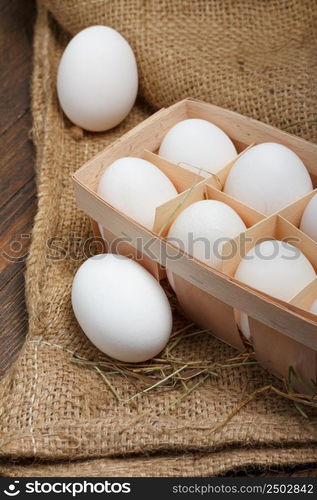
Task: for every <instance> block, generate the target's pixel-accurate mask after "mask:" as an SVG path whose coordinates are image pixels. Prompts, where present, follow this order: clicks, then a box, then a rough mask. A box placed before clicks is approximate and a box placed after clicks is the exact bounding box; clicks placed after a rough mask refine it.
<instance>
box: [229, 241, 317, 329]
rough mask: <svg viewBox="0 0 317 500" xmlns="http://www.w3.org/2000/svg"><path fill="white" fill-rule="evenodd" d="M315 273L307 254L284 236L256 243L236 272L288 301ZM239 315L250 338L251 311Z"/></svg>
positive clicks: (238, 278)
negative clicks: (285, 239) (283, 237)
mask: <svg viewBox="0 0 317 500" xmlns="http://www.w3.org/2000/svg"><path fill="white" fill-rule="evenodd" d="M315 277H316V273H315V270H314V268H313V266H312V264H311V263H310V262H309V260H308V259H307V257H305V255H304V254H303V253H302V252H301V251H300V250H299V249H298V248H296V247H294V246H293V245H291V244H289V243H286V242H283V241H280V240H268V241H264V242H262V243H259V244H258V245H255V246H254V247H253V248H252V249H251V250H250V251H249V252H247V253H246V255H245V256H244V257H243V258H242V260H241V262H240V264H239V265H238V267H237V270H236V272H235V278H236V279H237V280H239V281H242V282H243V283H245V284H247V285H249V286H251V287H253V288H255V289H257V290H260V291H262V292H264V293H267V294H269V295H271V296H272V297H275V298H277V299H280V300H284V301H286V302H288V301H290V300H291V299H292V298H293V297H294V296H295V295H296V294H297V293H298V292H300V291H301V290H302V289H303V288H304V287H305V286H306V285H308V283H310V282H311V281H312V280H313V279H314V278H315ZM236 317H237V319H238V325H239V327H240V330H241V331H242V333H243V334H244V335H245V337H247V338H249V337H250V328H249V322H248V319H247V318H248V317H247V315H246V314H245V313H244V312H237V313H236Z"/></svg>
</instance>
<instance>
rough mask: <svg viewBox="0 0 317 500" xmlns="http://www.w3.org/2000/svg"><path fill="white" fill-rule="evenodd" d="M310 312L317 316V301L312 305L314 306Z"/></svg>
mask: <svg viewBox="0 0 317 500" xmlns="http://www.w3.org/2000/svg"><path fill="white" fill-rule="evenodd" d="M310 312H312V313H314V314H317V299H316V300H315V301H314V302H313V303H312V306H311V308H310Z"/></svg>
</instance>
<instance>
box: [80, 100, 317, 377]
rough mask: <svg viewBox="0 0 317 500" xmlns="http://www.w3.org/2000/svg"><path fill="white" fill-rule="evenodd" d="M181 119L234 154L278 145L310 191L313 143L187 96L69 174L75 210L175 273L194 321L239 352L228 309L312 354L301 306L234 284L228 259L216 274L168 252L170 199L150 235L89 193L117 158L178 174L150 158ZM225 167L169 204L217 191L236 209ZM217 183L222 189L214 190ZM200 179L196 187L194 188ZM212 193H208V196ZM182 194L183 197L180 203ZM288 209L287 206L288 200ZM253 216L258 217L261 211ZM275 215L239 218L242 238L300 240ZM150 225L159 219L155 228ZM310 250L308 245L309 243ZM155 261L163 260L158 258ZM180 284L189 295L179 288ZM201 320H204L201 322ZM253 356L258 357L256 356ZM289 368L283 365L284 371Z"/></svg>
mask: <svg viewBox="0 0 317 500" xmlns="http://www.w3.org/2000/svg"><path fill="white" fill-rule="evenodd" d="M186 118H201V119H205V120H208V121H210V122H211V123H213V124H215V125H217V126H218V127H219V128H221V129H222V130H223V131H224V132H225V133H226V134H227V135H228V136H229V137H230V138H231V140H232V141H233V143H234V144H235V146H236V148H237V151H238V153H239V154H243V153H244V152H245V151H246V149H247V148H248V147H250V146H251V145H252V144H258V143H262V142H278V143H281V144H284V145H285V146H287V147H289V148H290V149H291V150H293V151H294V152H295V153H296V154H297V155H298V156H299V157H300V158H301V159H302V161H303V162H304V164H305V165H306V167H307V169H308V171H309V173H310V176H311V178H312V181H313V184H314V186H315V187H316V178H317V177H316V175H317V166H316V160H315V159H316V156H317V146H316V145H314V144H312V143H309V142H307V141H305V140H303V139H300V138H298V137H295V136H292V135H290V134H288V133H286V132H282V131H280V130H278V129H276V128H274V127H271V126H269V125H266V124H264V123H260V122H258V121H256V120H253V119H250V118H247V117H244V116H242V115H239V114H238V113H235V112H232V111H229V110H226V109H223V108H219V107H217V106H214V105H211V104H207V103H203V102H201V101H197V100H194V99H186V100H184V101H181V102H179V103H177V104H175V105H173V106H171V107H169V108H167V109H162V110H160V111H158V112H157V113H155V114H154V115H152V116H151V117H150V118H148V119H147V120H145V121H144V122H143V123H140V124H139V125H138V126H137V127H135V128H134V129H133V130H131V131H130V132H128V133H127V134H125V135H124V136H123V137H121V138H120V139H118V140H117V141H115V142H114V143H113V144H111V145H110V146H108V147H107V148H106V149H105V150H103V151H101V152H100V153H99V154H98V155H96V156H95V157H94V158H92V159H91V160H90V161H88V162H87V163H86V164H85V165H83V166H82V167H81V168H80V169H79V170H78V171H77V172H75V174H74V175H73V183H74V190H75V196H76V200H77V204H78V206H79V207H80V208H81V209H82V210H84V211H85V213H86V214H87V215H88V216H89V217H90V218H91V219H92V221H94V222H93V226H94V232H95V234H98V229H96V228H97V224H96V221H97V222H98V223H99V224H101V225H102V226H103V227H105V228H106V230H107V231H109V232H110V233H112V234H113V235H116V236H119V237H120V236H123V238H126V241H127V242H128V244H129V245H130V246H131V248H133V249H134V250H137V249H140V250H141V252H142V255H143V256H146V257H147V258H148V259H149V261H150V262H151V263H154V265H155V266H159V265H166V266H167V268H168V269H169V270H170V271H171V272H173V273H174V275H175V280H176V286H177V287H179V289H181V290H182V291H183V292H182V293H183V295H184V297H185V299H186V300H187V301H188V297H190V296H191V297H193V295H195V294H196V295H197V294H198V293H200V292H203V296H202V298H201V304H202V308H201V312H200V317H199V318H198V320H197V321H199V322H200V323H201V324H202V323H204V321H211V320H213V324H212V325H213V326H211V329H212V331H213V332H214V334H215V335H216V336H218V337H219V338H222V339H223V340H224V341H227V342H228V343H229V344H231V345H234V346H235V347H237V348H238V349H244V345H243V342H242V340H241V337H240V334H239V332H238V331H237V326H236V322H235V320H234V316H233V313H232V310H233V309H239V310H244V311H245V312H246V313H247V314H248V315H249V317H250V318H252V319H251V320H250V322H252V324H253V325H254V324H255V323H254V322H257V323H258V325H259V326H258V332H260V331H261V330H260V328H264V331H263V334H262V335H263V336H265V331H266V329H267V328H270V329H272V330H274V332H275V334H276V335H277V338H278V339H283V340H281V342H282V343H283V342H284V340H285V338H287V339H290V340H291V341H296V342H298V343H299V344H300V346H301V348H302V349H305V347H307V348H308V349H310V350H311V351H312V352H314V353H316V352H317V317H316V316H314V315H312V314H311V313H309V312H308V311H305V308H302V307H301V306H300V305H299V304H298V303H297V304H293V303H285V302H283V301H280V300H278V299H274V298H272V297H270V296H267V295H266V294H263V293H261V292H259V291H258V290H255V289H252V288H250V287H248V286H247V285H245V284H243V283H241V282H238V281H237V280H235V279H234V277H233V274H234V270H233V269H234V262H233V259H227V258H226V260H225V262H224V266H223V268H222V269H220V270H219V269H213V268H211V267H209V266H207V265H206V264H204V263H202V262H199V261H197V260H195V259H193V258H191V257H189V256H188V255H186V254H185V253H184V252H181V251H179V250H177V249H175V247H173V245H171V244H170V243H169V242H168V241H167V240H166V238H165V236H166V233H167V231H168V224H169V223H168V224H167V225H166V227H165V229H164V228H163V231H162V221H165V220H166V214H170V209H171V206H170V205H169V202H168V206H164V205H165V204H164V205H163V206H160V207H158V208H157V213H156V220H155V224H156V225H155V227H154V228H153V231H149V230H147V229H146V228H144V227H143V226H142V225H140V224H138V223H137V222H136V221H134V220H132V219H131V218H129V217H128V216H126V215H124V214H122V213H121V212H119V211H118V210H116V209H115V208H114V207H112V206H111V205H109V204H107V203H106V202H105V201H104V200H103V199H102V198H101V197H99V196H98V194H97V192H96V190H97V186H98V183H99V180H100V177H101V175H102V173H103V171H104V168H105V167H106V166H108V165H110V164H111V163H112V162H114V161H115V160H117V159H119V158H121V157H124V156H137V157H144V155H146V159H148V160H149V161H152V162H153V163H155V162H158V164H159V165H161V168H164V169H165V168H167V169H169V168H170V167H172V169H173V170H174V171H176V170H178V168H182V166H181V165H174V164H172V165H167V163H166V162H167V160H164V159H162V158H161V157H159V158H158V159H156V158H155V156H158V155H157V152H158V150H159V147H160V144H161V142H162V139H163V137H164V136H165V134H166V133H167V131H168V130H169V129H170V128H171V127H172V126H173V125H175V124H176V123H177V122H179V121H181V120H184V119H186ZM150 158H151V159H150ZM235 160H236V159H235ZM235 160H234V161H235ZM231 163H232V162H231ZM163 165H164V166H163ZM230 168H231V165H227V166H226V167H225V168H224V169H222V171H220V172H218V173H217V176H216V177H217V178H216V177H215V176H214V175H213V176H211V177H209V179H208V178H207V181H206V180H202V181H198V182H196V181H195V182H194V183H193V185H192V186H189V187H188V188H187V189H184V191H183V192H182V193H180V194H179V195H178V196H177V197H176V198H178V200H176V203H179V202H180V201H181V202H182V201H183V202H182V203H181V209H182V208H183V207H184V206H185V203H192V202H194V201H195V196H197V197H198V198H199V196H201V193H202V192H203V193H204V194H203V196H204V197H206V196H207V194H206V193H207V192H208V193H209V194H208V196H216V194H215V192H217V196H219V197H222V196H224V197H225V198H221V199H220V198H218V199H220V201H225V202H227V203H228V204H229V205H230V203H235V205H234V206H233V205H231V206H232V208H234V209H235V210H236V211H238V210H239V203H240V202H238V201H237V200H235V199H233V198H231V199H228V198H227V196H228V195H226V194H225V193H223V192H222V191H221V190H220V188H221V187H222V185H223V184H224V182H225V178H226V175H227V173H228V171H229V170H230ZM163 171H164V170H163ZM184 176H185V177H186V176H187V173H184ZM219 181H220V183H221V186H220V185H219ZM180 182H182V180H180ZM200 182H201V183H202V184H201V186H198V185H199V183H200ZM208 186H210V187H208ZM184 187H185V186H184ZM212 188H213V189H214V190H215V191H213V189H212ZM179 197H180V198H181V199H180V198H179ZM182 197H183V198H182ZM184 197H186V199H185V201H184ZM198 198H197V199H198ZM229 198H230V197H229ZM216 199H217V198H216ZM173 204H175V199H173V200H172V205H173ZM292 205H294V203H293V204H292ZM174 207H175V205H174ZM247 208H249V207H247ZM286 208H288V207H286ZM251 210H252V209H251ZM296 210H297V209H296ZM299 211H300V210H299ZM257 215H258V216H259V217H263V215H262V214H257ZM276 217H277V216H274V217H272V216H270V217H265V218H263V219H262V220H259V221H258V222H256V221H255V224H254V225H253V222H252V220H249V221H248V223H247V221H245V223H246V225H247V231H246V233H248V234H250V233H251V234H253V235H255V236H256V234H258V235H259V237H263V235H264V237H265V236H266V235H267V236H266V237H268V238H270V237H271V238H272V237H277V234H282V232H283V228H284V230H285V231H286V232H287V234H286V232H285V234H286V236H287V237H289V236H290V235H291V236H292V234H293V231H297V233H296V234H297V235H298V233H300V234H301V236H302V235H303V233H302V232H301V231H299V229H296V227H294V220H293V219H292V218H290V217H288V216H287V214H285V218H284V216H283V218H282V217H281V216H279V217H278V221H279V222H277V219H276ZM172 219H173V216H172ZM286 219H287V220H286ZM157 220H158V221H159V222H157V223H156V221H157ZM295 225H296V224H295ZM289 232H290V234H289ZM246 233H244V234H246ZM274 235H275V236H274ZM140 241H141V242H142V246H141V248H140V246H139V242H140ZM311 244H312V240H311V239H310V238H309V237H306V238H305V235H304V237H303V248H301V249H302V251H303V252H304V253H305V254H306V256H307V257H308V258H309V259H310V260H311V261H312V263H313V265H314V266H315V267H316V262H315V260H316V258H315V257H314V255H312V253H314V254H315V255H316V248H315V247H314V249H313V251H312V253H311V251H310V250H309V251H308V253H307V249H308V246H309V245H311ZM307 245H308V246H307ZM310 248H312V247H311V246H310ZM166 255H167V258H166ZM162 256H164V258H163V257H162ZM144 265H146V264H144ZM151 265H152V264H151ZM230 266H231V267H230ZM150 267H151V266H150ZM150 270H151V269H150ZM152 272H153V274H154V275H155V276H156V277H157V279H160V277H161V274H160V273H158V272H155V271H153V269H152ZM178 282H179V283H181V285H182V286H180V285H178ZM187 287H188V289H189V292H187V291H186V290H187ZM190 290H193V294H192V295H190V294H191V293H192V292H191V291H190ZM206 316H207V318H205V317H206ZM253 318H254V319H253ZM208 324H210V323H208ZM251 327H252V335H253V337H254V336H255V335H256V334H254V331H255V327H254V326H252V325H251ZM232 332H233V333H232ZM259 335H260V333H259ZM262 338H263V341H265V339H264V337H262ZM284 344H285V342H284ZM258 346H259V344H258ZM282 347H283V344H282ZM282 347H281V348H279V349H278V351H279V352H280V355H279V357H280V358H283V355H284V354H283V352H282V354H281V350H280V349H282ZM259 349H260V347H258V348H257V350H259ZM257 355H258V357H259V358H260V353H259V352H258V353H257ZM305 356H306V355H305V353H304V358H303V359H306V360H307V363H310V357H309V356H310V355H307V357H305ZM266 358H267V356H265V359H266ZM265 359H264V361H263V364H264V365H265V366H267V367H269V369H270V370H271V371H273V372H274V373H276V374H277V375H278V376H279V377H283V376H285V372H286V368H282V369H281V367H280V366H279V362H278V359H276V361H274V363H273V365H270V366H268V365H267V364H266V361H265ZM282 363H283V361H282V359H280V365H281V364H282ZM289 365H290V363H289V364H288V367H289Z"/></svg>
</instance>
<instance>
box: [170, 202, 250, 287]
mask: <svg viewBox="0 0 317 500" xmlns="http://www.w3.org/2000/svg"><path fill="white" fill-rule="evenodd" d="M245 230H246V226H245V224H244V222H243V220H242V219H241V217H240V216H239V215H238V214H237V213H236V212H235V211H234V210H233V209H232V208H231V207H229V205H226V204H225V203H223V202H221V201H217V200H201V201H197V202H196V203H193V204H192V205H189V206H188V207H187V208H185V209H184V210H183V211H182V212H181V213H180V214H179V216H178V217H177V218H176V219H175V220H174V222H173V224H172V225H171V227H170V230H169V232H168V237H167V239H168V240H169V241H170V242H171V243H172V244H173V245H175V246H177V247H178V248H181V249H182V250H184V251H185V252H187V253H189V254H190V255H192V256H193V257H195V258H196V259H198V260H200V261H202V262H205V263H206V264H208V265H210V266H211V267H215V268H219V267H220V264H221V251H222V246H223V244H224V243H225V242H226V241H228V240H230V239H232V238H235V237H236V236H238V234H240V233H241V232H243V231H245ZM167 275H168V278H169V281H170V284H171V286H172V288H174V280H173V276H172V273H171V272H169V271H168V273H167Z"/></svg>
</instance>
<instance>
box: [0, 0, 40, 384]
mask: <svg viewBox="0 0 317 500" xmlns="http://www.w3.org/2000/svg"><path fill="white" fill-rule="evenodd" d="M34 20H35V2H33V1H31V2H21V1H19V0H12V1H10V2H7V1H6V0H0V57H1V66H0V68H1V71H0V87H1V100H0V151H1V156H0V168H1V187H2V190H1V200H0V221H1V225H0V253H1V255H0V272H1V281H0V307H1V313H2V314H1V330H0V374H3V373H4V372H5V371H6V370H7V369H8V368H9V366H10V364H11V363H12V361H13V360H14V359H16V356H17V354H18V352H19V350H20V347H21V345H22V343H23V340H24V337H25V334H26V331H27V315H26V308H25V300H24V277H23V273H24V265H25V264H24V261H25V259H24V258H23V255H25V254H26V253H27V249H28V246H29V243H30V232H31V228H32V221H33V217H34V213H35V210H36V195H35V180H34V168H33V164H34V148H33V145H32V143H31V141H30V139H29V132H30V129H31V126H32V118H31V112H30V76H31V71H32V37H33V24H34ZM19 257H20V258H19ZM21 257H22V258H21Z"/></svg>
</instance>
